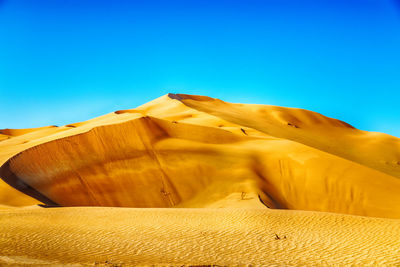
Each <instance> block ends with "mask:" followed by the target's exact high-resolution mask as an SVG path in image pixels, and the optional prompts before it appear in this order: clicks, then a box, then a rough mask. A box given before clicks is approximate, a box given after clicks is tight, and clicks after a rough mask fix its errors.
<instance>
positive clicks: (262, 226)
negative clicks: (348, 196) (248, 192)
mask: <svg viewBox="0 0 400 267" xmlns="http://www.w3.org/2000/svg"><path fill="white" fill-rule="evenodd" d="M0 214H1V215H0V254H1V256H0V265H11V266H12V265H15V266H20V265H26V266H46V265H51V266H55V265H58V264H59V265H69V264H70V265H71V266H80V265H83V266H93V265H98V266H133V265H135V266H137V265H159V266H181V265H186V266H188V265H207V264H210V265H212V264H215V265H229V266H245V265H247V266H249V265H252V266H311V265H312V266H326V265H330V266H332V265H335V266H339V265H341V266H344V265H358V266H375V265H390V266H398V265H400V242H399V236H400V221H399V220H392V219H379V218H367V217H361V216H352V215H340V214H333V213H324V212H310V211H287V210H269V209H266V208H261V209H135V208H94V207H90V208H89V207H79V208H46V209H45V208H39V207H26V208H11V209H7V208H4V209H2V210H1V211H0Z"/></svg>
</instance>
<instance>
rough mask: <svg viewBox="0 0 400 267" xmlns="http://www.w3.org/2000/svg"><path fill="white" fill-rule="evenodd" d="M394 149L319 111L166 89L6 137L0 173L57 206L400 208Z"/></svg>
mask: <svg viewBox="0 0 400 267" xmlns="http://www.w3.org/2000/svg"><path fill="white" fill-rule="evenodd" d="M399 154H400V141H399V139H397V138H394V137H391V136H388V135H384V134H377V133H368V132H363V131H360V130H357V129H354V128H353V127H351V126H350V125H348V124H346V123H344V122H341V121H338V120H335V119H331V118H327V117H324V116H323V115H321V114H318V113H314V112H310V111H306V110H300V109H291V108H282V107H274V106H266V105H243V104H231V103H226V102H223V101H221V100H218V99H213V98H209V97H202V96H188V95H174V94H169V95H167V96H163V97H161V98H159V99H156V100H154V101H152V102H149V103H147V104H145V105H143V106H140V107H138V108H136V109H132V110H119V111H116V112H114V113H111V114H107V115H104V116H101V117H99V118H95V119H93V120H90V121H87V122H82V123H77V124H71V125H67V126H64V127H56V128H54V129H53V128H51V129H41V130H40V131H35V132H29V133H26V134H24V135H21V136H16V137H11V138H9V139H7V140H3V141H1V142H0V160H2V162H3V163H4V164H3V165H2V167H1V169H0V177H1V178H3V180H5V181H6V182H7V183H8V184H9V185H11V186H13V187H15V188H17V189H19V190H20V191H22V192H24V193H26V194H29V195H30V196H32V197H33V198H36V199H38V200H40V201H42V202H44V203H48V204H55V203H56V204H59V205H63V206H80V205H89V206H123V207H239V206H247V207H265V206H267V207H269V208H282V209H301V210H314V211H330V212H339V213H347V214H355V215H366V216H377V217H388V218H400V205H398V203H400V195H399V194H398V192H399V191H400V179H399V178H400V171H399V168H400V165H399V164H398V162H399V160H400V156H399ZM0 189H1V187H0ZM4 191H5V189H4ZM244 200H247V201H244ZM260 200H261V201H260Z"/></svg>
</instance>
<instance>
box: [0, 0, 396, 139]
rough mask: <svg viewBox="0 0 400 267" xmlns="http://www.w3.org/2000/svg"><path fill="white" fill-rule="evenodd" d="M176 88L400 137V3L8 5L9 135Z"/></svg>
mask: <svg viewBox="0 0 400 267" xmlns="http://www.w3.org/2000/svg"><path fill="white" fill-rule="evenodd" d="M168 92H174V93H188V94H200V95H208V96H212V97H217V98H221V99H223V100H226V101H231V102H242V103H263V104H272V105H280V106H289V107H299V108H305V109H309V110H313V111H317V112H320V113H322V114H324V115H327V116H331V117H335V118H338V119H341V120H344V121H346V122H348V123H350V124H352V125H354V126H356V127H358V128H360V129H363V130H370V131H380V132H386V133H389V134H392V135H396V136H399V137H400V104H399V103H400V0H332V1H328V0H315V1H311V0H301V1H299V0H259V1H256V0H242V1H235V0H229V1H228V0H226V1H219V0H213V1H207V0H199V1H194V0H193V1H191V0H184V1H183V0H182V1H173V0H169V1H152V0H143V1H134V0H132V1H118V0H113V1H111V0H109V1H102V0H96V1H85V0H69V1H68V0H0V128H26V127H38V126H45V125H64V124H67V123H72V122H77V121H83V120H87V119H90V118H93V117H95V116H99V115H102V114H105V113H108V112H112V111H114V110H118V109H126V108H134V107H136V106H138V105H140V104H143V103H145V102H148V101H150V100H152V99H154V98H157V97H159V96H161V95H163V94H166V93H168Z"/></svg>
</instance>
